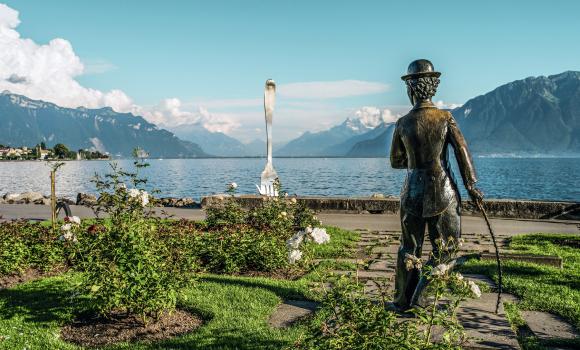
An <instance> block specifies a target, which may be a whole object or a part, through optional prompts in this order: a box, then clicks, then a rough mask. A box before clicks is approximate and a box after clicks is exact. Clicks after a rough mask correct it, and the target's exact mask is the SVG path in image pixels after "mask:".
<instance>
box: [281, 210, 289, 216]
mask: <svg viewBox="0 0 580 350" xmlns="http://www.w3.org/2000/svg"><path fill="white" fill-rule="evenodd" d="M280 215H282V217H286V216H287V215H288V213H286V212H285V211H283V212H281V213H280Z"/></svg>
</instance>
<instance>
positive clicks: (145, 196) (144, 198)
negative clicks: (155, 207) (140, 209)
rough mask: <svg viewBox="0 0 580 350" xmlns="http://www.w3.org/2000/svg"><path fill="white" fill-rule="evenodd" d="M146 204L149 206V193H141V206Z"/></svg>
mask: <svg viewBox="0 0 580 350" xmlns="http://www.w3.org/2000/svg"><path fill="white" fill-rule="evenodd" d="M147 204H149V193H147V192H146V191H141V205H142V206H146V205H147Z"/></svg>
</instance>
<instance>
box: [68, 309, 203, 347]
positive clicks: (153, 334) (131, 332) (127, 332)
mask: <svg viewBox="0 0 580 350" xmlns="http://www.w3.org/2000/svg"><path fill="white" fill-rule="evenodd" d="M201 324H202V320H201V319H200V318H199V317H197V316H195V315H193V314H191V313H189V312H187V311H184V310H175V311H174V312H172V313H171V314H164V315H163V316H162V317H161V318H160V319H159V320H157V321H155V320H151V321H150V322H149V323H148V324H147V326H145V325H144V324H143V322H142V321H141V320H140V319H139V318H138V317H137V316H136V315H126V314H125V313H120V312H119V313H112V314H111V315H110V316H109V318H104V317H96V316H83V317H79V318H77V319H76V320H74V321H73V323H72V324H69V325H67V326H65V327H63V328H62V329H61V331H60V334H61V337H62V339H64V340H66V341H68V342H71V343H75V344H77V345H82V346H90V347H95V346H105V345H109V344H114V343H120V342H136V341H147V342H155V341H159V340H163V339H169V338H173V337H175V336H178V335H182V334H185V333H189V332H191V331H192V330H194V329H196V328H197V327H199V326H200V325H201Z"/></svg>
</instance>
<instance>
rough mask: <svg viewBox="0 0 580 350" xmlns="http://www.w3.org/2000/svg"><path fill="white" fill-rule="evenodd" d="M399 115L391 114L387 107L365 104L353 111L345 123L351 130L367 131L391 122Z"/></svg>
mask: <svg viewBox="0 0 580 350" xmlns="http://www.w3.org/2000/svg"><path fill="white" fill-rule="evenodd" d="M399 117H400V115H398V114H393V112H391V110H389V109H379V108H377V107H369V106H365V107H362V108H361V109H358V110H356V111H355V112H354V116H352V117H349V118H347V119H346V122H345V123H346V125H347V126H349V127H350V128H351V129H352V130H356V131H368V130H371V129H374V128H376V127H377V126H380V125H383V124H388V123H393V122H395V121H397V119H399Z"/></svg>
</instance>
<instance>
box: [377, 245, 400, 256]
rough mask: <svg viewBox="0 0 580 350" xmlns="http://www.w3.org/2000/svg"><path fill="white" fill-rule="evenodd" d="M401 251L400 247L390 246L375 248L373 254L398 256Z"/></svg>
mask: <svg viewBox="0 0 580 350" xmlns="http://www.w3.org/2000/svg"><path fill="white" fill-rule="evenodd" d="M398 251H399V245H388V246H379V247H374V248H373V250H372V253H373V254H395V255H396V254H397V252H398Z"/></svg>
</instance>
